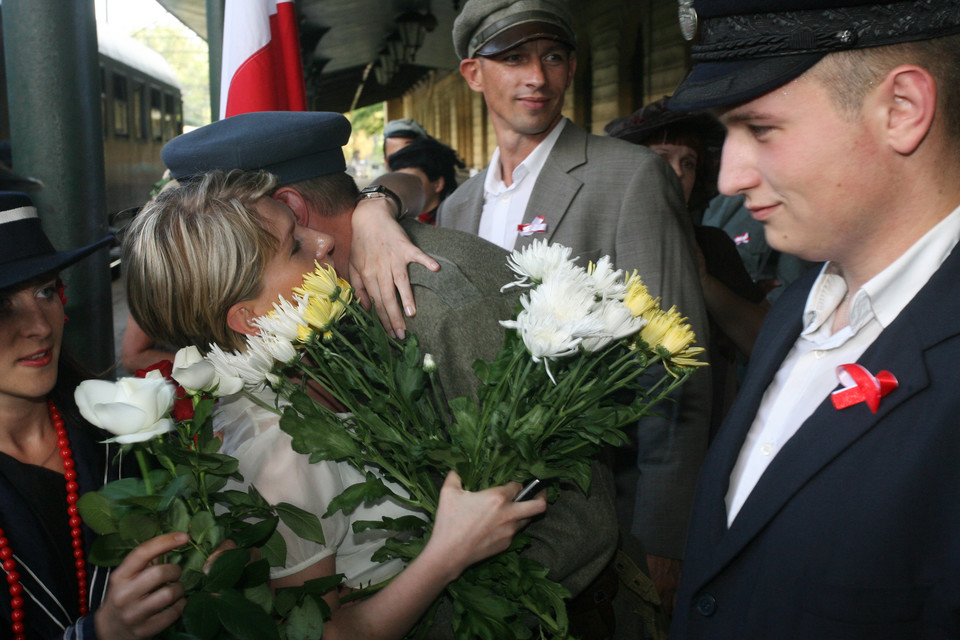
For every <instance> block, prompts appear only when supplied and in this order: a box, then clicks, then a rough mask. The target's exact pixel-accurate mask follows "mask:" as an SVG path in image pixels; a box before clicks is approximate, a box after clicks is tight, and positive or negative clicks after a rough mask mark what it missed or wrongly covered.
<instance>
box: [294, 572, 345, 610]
mask: <svg viewBox="0 0 960 640" xmlns="http://www.w3.org/2000/svg"><path fill="white" fill-rule="evenodd" d="M342 582H343V574H342V573H335V574H333V575H332V576H324V577H322V578H314V579H313V580H307V581H306V582H304V583H303V585H302V586H301V587H300V589H301V590H302V591H303V592H304V593H308V594H313V595H316V596H322V595H323V594H325V593H326V592H328V591H330V590H331V589H336V588H337V587H339V586H340V584H341V583H342ZM328 615H329V614H328Z"/></svg>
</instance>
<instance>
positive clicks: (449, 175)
mask: <svg viewBox="0 0 960 640" xmlns="http://www.w3.org/2000/svg"><path fill="white" fill-rule="evenodd" d="M387 164H388V165H389V166H390V169H391V171H396V172H399V173H409V174H410V175H413V176H416V177H417V178H418V179H419V180H420V182H421V183H422V184H423V191H424V203H423V210H422V211H420V213H419V214H418V215H417V220H418V221H420V222H423V223H425V224H432V225H436V223H437V208H438V207H439V206H440V203H441V202H443V201H444V200H445V199H446V198H447V196H449V195H450V194H451V193H453V191H454V189H456V188H457V169H462V168H463V167H464V164H463V161H462V160H460V158H458V157H457V152H456V151H454V150H453V149H451V148H450V147H448V146H447V145H445V144H443V143H442V142H440V141H439V140H435V139H433V138H422V139H419V140H414V141H413V142H411V143H410V144H408V145H407V146H405V147H403V148H401V149H400V150H399V151H397V152H395V153H394V154H393V155H391V156H390V157H389V158H388V160H387Z"/></svg>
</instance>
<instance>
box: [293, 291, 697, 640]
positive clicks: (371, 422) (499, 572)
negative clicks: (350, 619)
mask: <svg viewBox="0 0 960 640" xmlns="http://www.w3.org/2000/svg"><path fill="white" fill-rule="evenodd" d="M304 348H305V357H303V358H301V359H298V360H297V361H295V362H294V363H292V364H291V365H288V366H289V369H288V370H287V371H286V372H285V373H287V374H288V375H289V376H291V377H293V378H297V379H311V380H312V381H314V382H316V383H318V384H319V385H321V386H323V387H324V388H325V389H327V390H328V391H329V392H330V393H331V394H332V396H333V397H334V398H336V400H337V401H338V402H339V403H340V404H341V405H343V407H345V409H346V411H347V413H346V414H337V413H334V412H332V411H331V410H329V409H327V408H325V407H324V406H322V405H321V404H319V403H318V402H316V401H315V400H314V399H312V398H311V397H310V396H309V395H307V394H306V393H304V392H303V391H300V390H293V391H290V390H289V389H287V390H284V389H283V388H281V389H280V392H281V394H282V395H284V396H286V397H288V399H289V400H290V406H288V407H287V408H286V409H285V411H284V412H283V415H282V417H281V420H280V427H281V428H282V429H283V430H284V431H286V432H287V433H288V434H290V436H291V437H292V439H293V447H294V449H295V450H296V451H299V452H301V453H305V454H308V455H309V456H310V460H311V461H312V462H313V461H319V460H337V461H346V462H349V463H350V464H351V465H353V466H354V467H356V468H357V469H360V470H364V471H365V480H364V481H363V482H361V483H358V484H355V485H353V486H350V487H347V488H346V489H345V490H344V491H343V493H341V494H340V496H338V497H337V498H335V499H334V500H333V501H332V502H331V503H330V505H329V508H328V510H327V514H326V515H330V514H333V513H335V512H336V511H338V510H342V511H343V512H345V513H349V512H351V511H352V510H353V509H354V508H356V507H357V506H358V505H360V504H361V503H365V502H372V501H375V500H378V499H380V498H382V497H384V496H387V495H390V496H393V498H394V500H397V501H399V502H401V503H405V504H407V505H409V506H411V507H414V508H419V509H421V510H423V511H424V512H425V513H426V514H427V515H428V516H429V520H428V521H426V522H424V521H422V520H420V519H419V518H416V517H413V516H411V517H409V518H400V519H390V518H383V519H381V520H379V521H372V522H371V521H364V522H357V523H355V524H354V531H356V532H361V531H367V530H371V529H381V530H387V531H398V532H402V535H401V536H399V537H397V538H391V539H388V540H387V541H386V542H385V544H384V546H383V547H382V548H381V549H379V550H378V551H377V552H376V553H375V554H374V560H376V561H384V560H388V559H391V558H400V559H402V560H404V561H407V562H409V561H410V560H411V559H413V558H415V557H416V556H417V555H418V554H419V553H420V552H421V551H422V549H423V548H424V546H425V544H426V541H427V540H428V539H429V536H430V531H431V527H432V520H433V517H434V516H435V515H436V510H437V502H438V499H439V495H438V482H439V479H440V478H442V477H443V476H444V475H445V474H446V472H447V471H448V470H450V469H455V470H456V471H457V472H458V473H459V474H460V476H461V478H462V480H463V485H464V487H465V488H466V489H470V490H479V489H485V488H488V487H492V486H498V485H502V484H504V483H506V482H509V481H519V482H523V481H526V480H529V479H531V478H533V477H538V478H540V479H542V480H547V481H549V487H550V491H549V492H548V493H549V494H550V495H552V496H553V497H554V498H555V497H556V495H557V493H558V489H557V488H558V487H560V486H567V487H570V486H576V487H579V489H580V490H582V491H583V492H584V493H586V492H587V491H589V488H590V479H591V467H590V463H591V460H592V459H593V458H594V457H595V456H596V455H597V453H598V452H599V451H600V449H601V448H603V447H605V446H607V445H614V446H616V445H618V444H621V443H623V442H624V441H626V439H627V436H626V435H625V433H624V431H623V428H624V427H625V426H627V425H630V424H633V423H635V422H636V420H637V419H638V418H639V417H640V416H642V415H646V414H649V413H650V412H651V409H652V407H653V405H654V404H656V403H657V402H659V401H660V400H661V399H663V398H664V397H665V396H666V395H667V394H668V393H670V392H671V391H672V390H673V389H674V388H675V387H676V386H677V385H678V384H680V383H681V382H682V381H683V376H680V377H679V378H673V377H671V376H667V375H666V374H665V373H664V374H663V376H662V379H661V382H659V383H657V384H656V385H655V386H654V388H653V389H650V390H647V389H644V388H643V386H642V382H646V381H647V379H646V378H644V377H643V376H644V373H645V371H646V370H647V369H648V367H650V366H652V365H653V364H659V362H660V356H659V355H658V354H657V353H656V352H653V351H649V350H647V351H645V350H644V349H642V348H641V349H628V348H625V345H624V343H622V342H615V343H613V344H611V345H610V346H609V347H607V348H606V349H605V350H603V351H600V352H597V353H594V354H591V356H590V357H576V358H564V359H559V360H557V361H551V363H550V366H551V371H552V372H553V376H554V379H555V380H556V382H554V381H553V380H551V379H550V377H549V376H548V374H547V371H546V369H545V367H544V366H543V364H542V363H535V362H533V361H532V359H531V358H530V355H529V353H528V352H527V351H526V348H525V346H524V344H523V342H522V341H521V340H520V338H519V337H518V336H517V335H516V333H515V332H509V333H508V335H507V337H506V339H505V341H504V345H503V347H502V348H501V350H500V352H499V353H498V354H497V356H496V357H495V358H494V359H493V360H492V361H490V362H483V361H478V362H476V363H475V364H474V371H475V372H476V374H477V378H478V379H479V382H480V386H479V388H478V392H477V399H476V400H474V399H473V398H456V399H454V400H452V401H450V402H449V403H448V404H446V406H444V405H443V403H442V402H441V401H440V394H439V392H438V389H437V388H436V387H435V385H436V381H435V379H434V375H435V374H434V373H433V372H432V371H430V372H428V371H426V370H425V369H424V367H423V365H422V362H423V355H422V354H421V352H420V348H419V344H418V342H417V340H416V337H415V336H408V337H407V339H406V340H404V341H398V340H395V339H393V338H391V337H390V336H389V335H388V334H387V333H386V332H385V331H384V330H383V328H382V326H381V325H380V322H379V320H378V319H377V317H376V315H375V313H374V312H373V311H367V310H364V309H363V308H362V307H360V305H359V304H357V303H353V304H351V305H349V307H348V311H347V315H346V316H345V318H344V319H343V320H341V322H340V323H339V324H338V325H336V326H334V327H333V328H332V329H331V331H330V334H329V336H325V337H324V339H323V340H319V339H312V340H309V341H308V342H307V343H306V345H305V347H304ZM661 372H662V371H661ZM648 391H649V392H648ZM345 416H348V417H345ZM370 468H374V469H376V470H377V472H378V473H377V474H374V473H370V471H369V469H370ZM384 480H389V481H390V482H392V483H397V484H399V485H400V486H402V487H403V488H404V489H405V491H406V494H407V495H408V496H409V497H405V496H403V495H398V492H395V491H392V490H391V489H390V488H389V486H388V484H387V483H386V482H385V481H384ZM525 544H527V542H526V540H525V538H523V537H522V536H518V537H517V538H516V539H515V540H514V544H513V546H512V547H511V548H510V549H509V550H508V551H507V552H504V553H502V554H500V555H498V556H495V557H493V558H490V559H488V560H486V561H483V562H481V563H479V564H477V565H475V566H474V567H472V568H470V569H469V570H467V571H465V572H464V573H463V574H462V575H461V576H460V578H458V579H457V580H456V581H454V582H453V583H451V584H450V585H449V586H448V587H447V588H446V590H445V592H444V595H443V596H442V597H443V598H447V599H449V600H451V601H452V604H453V611H454V621H453V624H454V634H455V636H456V637H457V638H490V639H497V640H499V639H500V638H508V637H509V638H514V637H515V638H527V637H533V635H534V631H532V630H531V629H530V628H529V626H528V622H529V620H530V619H531V616H533V617H534V618H535V619H536V620H537V621H538V622H539V627H540V628H539V635H540V636H541V637H542V638H566V637H567V636H568V632H567V614H566V609H565V605H564V601H563V599H564V597H566V596H567V595H568V594H567V593H566V592H565V591H564V589H563V588H562V587H561V586H560V585H559V584H557V583H555V582H553V581H551V580H549V579H548V578H547V577H546V575H547V572H546V570H545V569H544V568H543V567H542V566H540V565H537V564H536V563H533V562H531V561H528V560H526V559H525V558H523V557H522V556H521V555H520V551H521V549H522V548H523V547H524V546H525ZM365 593H366V592H365ZM425 624H429V616H427V617H426V618H425V621H421V627H422V626H423V625H425ZM421 631H422V628H415V629H413V630H412V631H411V632H410V637H417V634H419V633H421Z"/></svg>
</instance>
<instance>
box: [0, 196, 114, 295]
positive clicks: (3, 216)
mask: <svg viewBox="0 0 960 640" xmlns="http://www.w3.org/2000/svg"><path fill="white" fill-rule="evenodd" d="M111 237H112V236H107V237H106V238H102V239H101V240H98V241H97V242H94V243H93V244H90V245H87V246H86V247H81V248H79V249H73V250H72V251H57V250H56V249H54V248H53V244H51V242H50V239H49V238H47V234H46V233H44V232H43V228H42V227H41V226H40V218H39V217H37V209H36V207H34V206H33V201H31V200H30V196H28V195H27V194H25V193H20V192H17V191H0V289H6V288H8V287H12V286H14V285H16V284H20V283H21V282H26V281H27V280H30V279H31V278H35V277H37V276H40V275H43V274H45V273H52V272H54V271H59V270H60V269H64V268H66V267H69V266H70V265H72V264H73V263H75V262H77V261H79V260H82V259H83V258H85V257H86V256H88V255H90V254H91V253H93V252H94V251H96V250H97V249H99V248H100V247H102V246H104V245H105V244H107V243H108V242H110V240H111Z"/></svg>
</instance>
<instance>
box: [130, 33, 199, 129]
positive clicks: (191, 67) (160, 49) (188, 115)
mask: <svg viewBox="0 0 960 640" xmlns="http://www.w3.org/2000/svg"><path fill="white" fill-rule="evenodd" d="M131 36H132V37H133V38H134V39H135V40H137V41H139V42H141V43H143V44H145V45H147V46H148V47H150V48H151V49H153V50H154V51H156V52H157V53H159V54H160V55H162V56H163V57H164V59H166V61H167V62H168V63H169V64H170V66H171V67H173V70H174V72H175V73H176V74H177V79H178V80H179V81H180V86H181V88H182V90H183V123H184V124H185V125H188V126H194V127H199V126H202V125H205V124H208V123H209V122H210V72H209V69H210V63H209V57H208V55H207V43H206V42H204V41H203V39H202V38H200V36H198V35H197V34H195V33H194V32H193V31H191V30H190V29H188V28H187V27H185V26H183V25H182V24H180V23H179V22H174V21H171V23H170V24H154V25H151V26H149V27H144V28H143V29H139V30H138V31H136V32H135V33H132V34H131Z"/></svg>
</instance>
